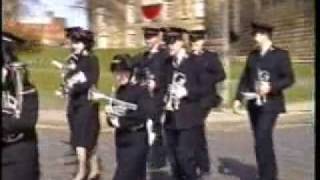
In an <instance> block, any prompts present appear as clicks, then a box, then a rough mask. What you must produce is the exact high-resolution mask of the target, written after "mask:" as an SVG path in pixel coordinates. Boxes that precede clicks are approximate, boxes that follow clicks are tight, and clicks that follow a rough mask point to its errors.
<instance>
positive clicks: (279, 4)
mask: <svg viewBox="0 0 320 180" xmlns="http://www.w3.org/2000/svg"><path fill="white" fill-rule="evenodd" d="M240 16H241V27H240V34H239V35H240V40H239V42H236V43H233V44H232V46H231V47H232V49H231V50H232V52H233V53H234V54H238V55H246V54H247V53H248V52H249V51H250V50H251V49H252V48H253V46H254V43H253V41H252V38H251V37H250V31H251V29H250V22H251V21H252V20H257V21H260V22H265V23H269V24H271V25H273V26H274V28H275V29H274V34H273V42H274V44H275V46H278V47H281V48H284V49H287V50H289V52H290V55H291V57H292V59H293V60H295V61H314V50H315V49H314V39H315V36H314V35H315V33H314V23H315V21H314V6H313V2H312V1H311V0H309V1H305V0H281V1H272V3H269V4H267V3H263V2H262V3H261V1H260V4H255V2H254V1H250V0H245V1H244V0H242V1H241V11H240Z"/></svg>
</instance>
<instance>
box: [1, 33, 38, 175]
mask: <svg viewBox="0 0 320 180" xmlns="http://www.w3.org/2000/svg"><path fill="white" fill-rule="evenodd" d="M15 41H19V38H17V37H15V36H13V35H12V34H9V33H6V32H3V35H2V53H3V54H2V55H3V59H2V60H3V67H2V140H1V145H2V149H1V150H2V154H1V155H2V156H1V157H2V158H1V159H2V160H1V179H3V180H17V179H25V180H39V178H40V170H39V158H38V156H39V154H38V140H37V133H36V129H35V126H36V123H37V121H38V110H39V107H38V106H39V102H38V101H39V100H38V92H37V89H36V87H35V86H34V85H33V84H32V83H31V82H30V81H29V77H28V71H27V69H26V68H25V67H24V66H23V65H22V64H21V65H22V66H16V65H15V63H20V62H18V60H17V57H16V56H15V54H14V52H13V49H11V48H10V47H9V46H11V45H12V43H15ZM18 68H19V69H18ZM17 77H20V79H19V78H17ZM19 96H20V97H19Z"/></svg>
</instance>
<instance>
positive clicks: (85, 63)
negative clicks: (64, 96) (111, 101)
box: [70, 54, 100, 105]
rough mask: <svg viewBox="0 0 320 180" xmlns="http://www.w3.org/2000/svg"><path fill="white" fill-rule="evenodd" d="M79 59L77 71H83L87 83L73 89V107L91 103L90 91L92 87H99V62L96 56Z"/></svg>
mask: <svg viewBox="0 0 320 180" xmlns="http://www.w3.org/2000/svg"><path fill="white" fill-rule="evenodd" d="M78 58H79V59H78V60H77V61H76V63H77V65H76V70H75V71H77V72H79V71H82V72H83V73H84V74H85V76H86V78H87V82H85V83H77V84H75V85H74V86H73V88H72V89H71V91H70V103H71V104H73V105H78V104H83V103H89V101H88V91H89V89H90V88H91V87H92V86H97V84H98V80H99V75H100V71H99V61H98V59H97V57H96V56H95V55H92V54H91V55H88V56H78Z"/></svg>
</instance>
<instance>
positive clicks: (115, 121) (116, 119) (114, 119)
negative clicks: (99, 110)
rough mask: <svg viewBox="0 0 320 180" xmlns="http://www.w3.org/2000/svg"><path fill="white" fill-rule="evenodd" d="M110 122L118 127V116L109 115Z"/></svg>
mask: <svg viewBox="0 0 320 180" xmlns="http://www.w3.org/2000/svg"><path fill="white" fill-rule="evenodd" d="M110 123H111V124H112V125H113V127H115V128H119V127H120V123H119V118H118V117H115V116H112V117H110Z"/></svg>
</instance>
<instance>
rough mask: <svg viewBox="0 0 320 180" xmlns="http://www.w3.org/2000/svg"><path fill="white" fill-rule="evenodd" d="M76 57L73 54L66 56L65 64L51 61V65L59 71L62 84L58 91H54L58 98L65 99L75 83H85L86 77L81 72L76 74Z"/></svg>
mask: <svg viewBox="0 0 320 180" xmlns="http://www.w3.org/2000/svg"><path fill="white" fill-rule="evenodd" d="M77 59H78V57H77V56H76V55H75V54H71V55H70V56H68V58H67V60H66V63H61V62H59V61H56V60H53V61H51V64H52V65H53V66H55V67H56V68H58V69H59V70H60V71H61V78H62V79H63V82H62V83H61V85H60V86H61V87H60V89H59V90H56V91H55V94H56V95H57V96H59V97H66V96H67V95H68V93H69V91H70V87H72V86H73V85H74V84H76V83H79V82H80V83H84V82H86V77H85V75H84V73H83V72H81V71H79V72H76V71H75V70H76V62H75V61H76V60H77Z"/></svg>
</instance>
